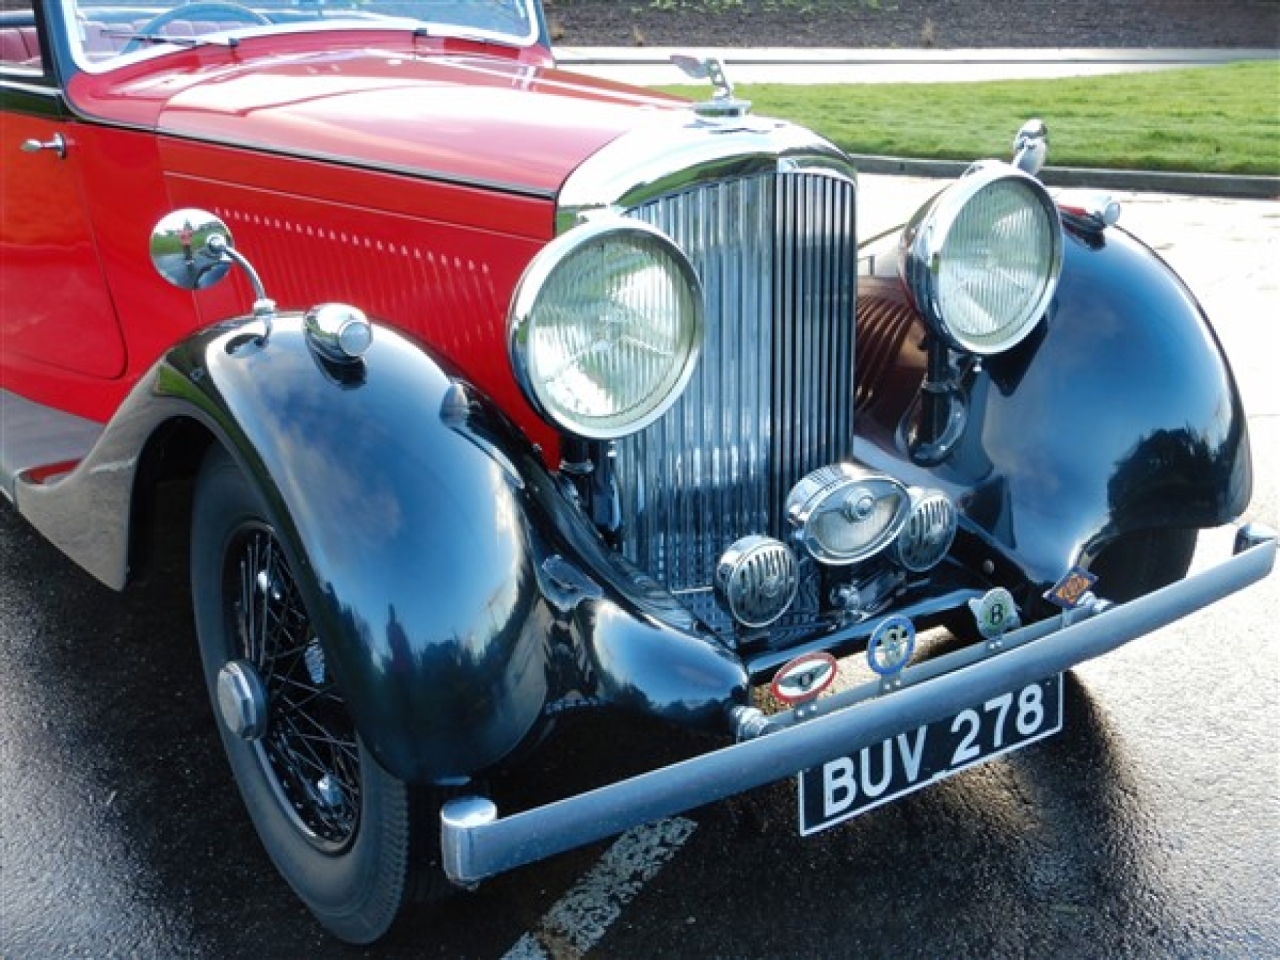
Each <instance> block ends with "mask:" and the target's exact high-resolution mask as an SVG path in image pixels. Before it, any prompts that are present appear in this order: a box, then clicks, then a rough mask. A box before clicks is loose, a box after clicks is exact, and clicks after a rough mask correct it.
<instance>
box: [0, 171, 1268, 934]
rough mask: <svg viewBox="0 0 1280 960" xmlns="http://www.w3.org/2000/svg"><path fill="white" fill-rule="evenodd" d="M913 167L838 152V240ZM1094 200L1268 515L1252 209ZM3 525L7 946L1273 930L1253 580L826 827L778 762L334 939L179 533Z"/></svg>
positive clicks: (1260, 242)
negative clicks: (217, 693)
mask: <svg viewBox="0 0 1280 960" xmlns="http://www.w3.org/2000/svg"><path fill="white" fill-rule="evenodd" d="M933 189H936V184H931V183H925V182H921V181H910V180H901V179H890V178H881V177H864V178H863V180H862V197H863V212H864V214H865V215H866V217H867V220H866V222H865V223H864V227H863V233H864V235H867V233H868V231H869V230H871V229H873V228H874V226H875V225H878V224H883V223H885V222H887V221H888V220H889V219H890V218H891V217H892V216H893V215H894V211H897V212H899V213H901V212H905V211H906V210H907V209H909V208H910V207H911V205H912V204H914V203H915V202H917V201H918V200H919V199H920V198H921V197H923V196H924V195H926V194H927V193H928V192H929V191H931V190H933ZM1121 222H1122V224H1124V225H1126V226H1128V227H1130V228H1131V229H1133V230H1134V231H1135V232H1137V233H1139V235H1142V236H1144V237H1146V238H1147V239H1148V240H1149V241H1150V242H1152V243H1153V244H1154V245H1155V246H1156V248H1157V249H1158V250H1159V251H1160V252H1161V254H1162V255H1163V256H1165V257H1166V259H1168V260H1169V261H1170V262H1171V263H1172V264H1173V265H1174V266H1175V267H1176V268H1177V269H1179V270H1180V271H1181V272H1182V273H1183V274H1184V276H1185V277H1186V278H1187V280H1188V282H1189V283H1190V285H1191V286H1192V288H1193V289H1195V290H1197V292H1198V293H1199V294H1200V295H1201V298H1202V300H1203V302H1204V304H1205V306H1206V308H1207V310H1208V311H1209V313H1210V315H1211V316H1213V317H1214V318H1215V319H1216V321H1217V329H1218V331H1219V334H1220V336H1221V338H1222V340H1223V342H1224V344H1225V346H1226V349H1227V351H1228V353H1229V355H1230V356H1231V358H1232V360H1233V363H1234V365H1235V370H1236V373H1237V376H1238V379H1239V380H1240V383H1241V388H1242V390H1243V392H1244V396H1245V402H1246V406H1247V408H1248V409H1249V411H1250V427H1251V431H1252V438H1253V447H1254V456H1255V475H1256V491H1255V499H1254V504H1253V508H1252V510H1251V513H1252V515H1253V516H1254V517H1255V518H1257V519H1259V520H1262V521H1264V522H1267V523H1269V524H1271V525H1272V526H1280V382H1278V381H1277V379H1276V378H1275V376H1274V374H1273V372H1272V370H1273V368H1274V365H1275V359H1274V356H1275V353H1276V348H1277V347H1278V346H1280V338H1277V336H1276V334H1275V332H1274V331H1275V318H1276V317H1278V316H1280V286H1278V284H1280V280H1278V278H1277V275H1276V271H1275V269H1274V265H1275V263H1277V262H1280V204H1277V203H1275V202H1262V201H1226V200H1206V199H1192V198H1184V197H1159V196H1145V197H1139V196H1134V197H1126V198H1125V213H1124V216H1123V218H1122V221H1121ZM1117 402H1122V399H1121V398H1120V397H1117ZM1229 540H1230V538H1229V535H1226V534H1225V533H1223V532H1214V533H1211V534H1208V535H1206V536H1205V537H1203V538H1202V544H1201V552H1202V553H1203V554H1218V555H1224V554H1225V552H1226V551H1227V550H1228V548H1229ZM0 544H2V549H0V555H2V558H3V579H2V580H0V956H3V957H5V958H8V960H25V958H33V960H35V958H39V960H44V958H52V957H59V958H61V957H112V958H114V957H142V958H151V957H156V958H169V957H192V958H209V960H213V958H218V960H224V958H240V957H246V958H247V957H254V958H262V957H309V958H328V957H335V958H350V957H365V956H368V957H385V958H404V957H434V956H439V957H476V958H497V957H504V956H508V957H513V958H514V957H524V958H531V957H539V956H554V957H575V956H578V955H580V954H581V953H582V951H583V948H584V946H589V945H591V944H594V946H591V947H590V953H591V955H592V956H599V957H625V958H631V957H657V956H669V957H700V958H701V957H707V958H710V957H734V958H755V957H759V958H791V957H799V956H806V957H823V958H825V957H869V956H895V957H896V956H922V957H991V956H1012V955H1038V956H1063V957H1082V956H1101V955H1107V956H1134V957H1157V956H1158V957H1168V956H1188V957H1189V956H1196V957H1203V956H1212V957H1262V956H1277V955H1280V911H1277V909H1276V905H1277V903H1280V881H1278V880H1277V877H1278V876H1280V848H1278V844H1280V746H1278V743H1277V737H1276V730H1277V729H1280V654H1277V646H1276V642H1277V640H1278V639H1280V636H1278V634H1280V629H1278V628H1277V625H1276V624H1277V619H1278V617H1280V576H1278V575H1272V576H1271V577H1270V578H1268V580H1266V581H1264V582H1263V583H1262V584H1259V585H1257V586H1255V587H1254V588H1253V589H1252V590H1251V591H1250V592H1248V593H1247V594H1244V595H1240V596H1238V597H1236V598H1233V599H1231V600H1229V601H1227V602H1225V603H1223V604H1220V605H1218V606H1217V607H1215V608H1213V609H1210V610H1205V611H1202V612H1201V613H1199V614H1197V615H1196V616H1194V617H1192V618H1190V619H1188V620H1186V621H1183V622H1182V623H1181V624H1179V625H1178V626H1177V627H1176V628H1172V629H1168V630H1165V631H1162V632H1161V633H1159V634H1156V635H1154V636H1151V637H1148V638H1144V639H1143V640H1140V641H1137V642H1136V643H1134V644H1132V645H1130V646H1128V647H1126V648H1124V649H1122V650H1120V651H1117V652H1116V653H1113V654H1111V655H1110V656H1108V657H1106V658H1104V659H1102V660H1099V661H1095V662H1092V663H1090V664H1086V665H1084V666H1082V667H1080V668H1078V669H1076V670H1074V671H1073V672H1072V673H1071V674H1069V675H1068V676H1067V679H1066V687H1065V690H1066V727H1065V729H1064V731H1063V732H1062V733H1061V734H1059V735H1057V736H1056V737H1053V738H1051V739H1049V740H1047V741H1044V742H1042V743H1040V744H1037V745H1034V746H1032V747H1030V748H1028V749H1027V750H1025V751H1023V752H1021V753H1018V754H1014V755H1011V756H1009V757H1005V758H1002V759H999V760H996V761H993V762H991V763H988V764H986V765H984V766H982V767H979V768H976V769H974V770H971V771H969V772H966V773H964V774H961V775H960V776H957V777H955V778H953V779H951V780H948V781H946V782H944V783H942V784H939V785H937V786H934V787H931V788H929V789H927V790H924V791H922V792H920V793H916V794H913V795H912V796H910V797H907V798H905V799H903V800H902V801H900V802H898V803H896V804H893V805H891V806H889V807H886V808H882V809H880V810H877V811H874V812H872V813H870V814H867V815H865V816H862V817H859V818H857V819H855V820H853V821H851V822H850V823H848V824H846V825H844V826H842V827H839V828H836V829H835V830H833V831H830V832H828V833H824V834H821V835H819V836H817V837H812V838H809V839H806V840H801V839H800V838H798V837H797V836H796V835H795V795H794V786H793V785H792V784H790V783H782V784H777V785H774V786H772V787H769V788H766V789H763V790H760V791H757V792H756V793H754V794H751V795H749V796H746V797H743V798H739V799H737V800H734V801H732V802H730V803H726V804H721V805H718V806H715V807H711V808H707V809H703V810H699V811H694V812H693V813H692V814H690V815H689V816H688V817H686V818H681V819H680V820H679V821H677V822H675V823H671V824H667V825H665V826H664V827H663V828H662V829H661V830H657V831H646V832H643V833H640V834H637V835H636V836H634V837H633V838H631V841H630V842H620V843H618V844H609V843H604V844H599V845H597V846H595V847H592V848H589V849H586V850H583V851H577V852H574V853H572V854H567V855H565V856H562V857H559V858H555V859H553V860H551V861H547V862H545V863H542V864H536V865H534V866H531V867H528V868H525V869H522V870H519V871H516V872H514V873H512V874H509V875H507V876H504V877H501V878H498V879H496V880H494V881H492V882H490V883H488V884H485V885H484V886H482V887H481V888H480V890H479V891H478V892H476V893H474V894H468V895H460V896H459V897H458V898H457V899H456V900H455V901H453V902H452V903H451V904H449V905H448V906H447V907H446V908H445V909H443V910H441V911H439V912H436V913H433V914H429V915H420V916H416V917H414V918H413V919H412V920H411V922H409V923H408V924H406V925H405V926H404V927H403V928H402V929H399V930H397V931H396V932H395V933H394V934H393V936H392V937H391V938H390V939H389V940H388V941H386V942H384V943H383V944H381V945H380V946H379V947H377V948H374V949H369V950H355V949H350V948H346V947H343V946H341V945H340V944H337V943H336V942H334V941H332V940H330V939H328V938H327V937H326V936H325V935H324V934H323V933H322V932H321V931H320V930H319V929H318V928H317V927H316V926H315V925H314V924H313V923H312V921H311V920H310V918H309V917H308V915H307V914H306V912H305V911H304V910H303V909H302V908H301V907H300V906H298V905H297V903H296V902H295V901H294V900H293V898H292V896H291V895H290V894H289V891H288V890H287V889H286V888H285V887H284V885H283V883H282V882H281V881H280V880H278V879H277V877H276V875H275V874H274V873H273V871H272V869H271V867H270V866H269V864H268V863H267V862H266V859H265V857H264V855H263V853H262V852H261V849H260V848H259V846H258V843H257V840H256V838H255V836H254V834H253V831H252V829H251V827H250V826H249V823H248V821H247V819H246V817H245V816H244V814H243V813H242V811H241V808H240V806H239V800H238V797H237V796H236V794H235V791H234V787H233V785H232V783H231V780H230V775H229V772H228V769H227V766H226V763H225V761H224V759H223V756H222V754H221V749H220V746H219V744H218V742H217V737H216V734H215V731H214V727H213V718H212V714H211V712H210V710H209V707H208V705H207V704H206V702H205V698H204V693H203V689H202V684H201V678H200V671H199V665H198V663H197V658H196V650H195V644H194V640H193V638H192V628H191V623H190V616H189V613H188V611H187V607H186V598H185V596H184V592H183V581H182V571H181V564H180V562H179V558H178V557H176V556H175V557H170V558H169V562H167V563H165V564H164V565H162V567H161V569H160V570H159V571H158V572H157V573H156V574H155V575H154V576H153V577H152V578H151V579H150V580H149V581H148V582H146V583H143V584H140V585H139V586H138V587H136V588H134V589H133V590H131V591H130V592H128V593H125V594H123V595H117V594H114V593H112V592H111V591H109V590H107V589H105V588H103V587H101V586H99V585H98V584H97V583H96V582H94V581H93V580H91V579H90V578H89V577H88V576H86V575H85V574H83V573H81V572H80V571H78V570H77V569H76V568H74V567H73V566H72V565H71V564H70V563H69V562H67V561H66V560H65V559H63V558H62V557H61V556H60V555H58V554H57V553H56V552H55V551H54V550H52V549H51V548H50V547H49V546H47V545H46V544H44V543H43V542H42V541H40V540H39V538H38V537H37V536H36V535H35V534H34V533H32V532H31V530H30V528H29V527H27V526H26V524H25V523H24V522H23V521H21V520H20V519H19V518H17V517H16V515H15V513H14V511H13V510H12V508H10V507H9V506H8V505H7V504H3V503H0ZM1197 562H1200V561H1199V560H1198V561H1197ZM569 737H570V741H571V742H570V744H569V747H570V749H569V750H568V751H567V752H566V753H565V754H563V755H560V756H558V757H557V758H556V759H555V764H554V766H548V767H546V768H545V769H543V770H541V771H540V777H541V778H542V779H543V780H544V781H545V782H549V783H556V784H559V785H564V786H565V787H566V788H567V789H572V788H574V787H576V786H581V785H583V784H585V783H587V782H589V780H590V778H591V777H593V776H598V775H601V774H602V773H603V772H607V771H624V770H629V769H634V768H635V767H637V766H639V765H642V764H645V763H652V762H654V761H656V760H662V759H669V758H672V757H675V756H678V755H680V753H681V751H682V750H684V749H686V748H687V746H688V744H687V743H685V742H683V741H682V739H681V738H679V737H673V736H672V735H670V734H669V733H668V732H666V731H663V730H660V729H656V728H642V727H631V726H622V725H617V726H609V727H604V728H602V727H601V726H600V725H598V724H595V723H593V724H592V725H591V726H590V727H589V728H588V727H583V728H579V729H576V730H572V731H570V733H569ZM508 789H513V788H508ZM536 790H537V788H536V787H535V788H531V789H527V790H525V791H523V794H524V795H525V796H532V795H533V794H534V793H535V792H536Z"/></svg>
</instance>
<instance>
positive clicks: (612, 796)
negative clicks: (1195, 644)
mask: <svg viewBox="0 0 1280 960" xmlns="http://www.w3.org/2000/svg"><path fill="white" fill-rule="evenodd" d="M1275 538H1276V534H1275V532H1274V531H1269V530H1268V531H1265V532H1263V531H1260V530H1258V529H1257V528H1251V529H1248V528H1247V532H1245V533H1243V534H1242V535H1241V536H1240V537H1238V540H1237V549H1239V550H1240V551H1241V552H1239V553H1238V554H1237V555H1236V556H1234V557H1232V558H1230V559H1228V560H1226V561H1224V562H1223V563H1220V564H1218V565H1217V566H1215V567H1212V568H1210V569H1208V570H1205V571H1203V572H1202V573H1199V574H1195V575H1193V576H1191V577H1188V578H1187V579H1185V580H1181V581H1179V582H1177V583H1174V584H1172V585H1170V586H1168V587H1165V588H1163V589H1161V590H1157V591H1155V592H1154V593H1151V594H1148V595H1147V596H1145V597H1140V598H1139V599H1137V600H1133V601H1130V602H1129V603H1125V604H1121V605H1119V606H1112V605H1110V604H1108V603H1106V602H1105V601H1096V602H1095V603H1094V604H1092V605H1091V606H1090V607H1085V608H1081V609H1080V610H1077V611H1074V612H1065V613H1063V614H1060V615H1059V616H1057V617H1055V618H1053V619H1051V620H1047V621H1042V622H1040V623H1036V624H1033V625H1032V626H1029V627H1024V628H1022V629H1020V630H1017V631H1014V632H1011V633H1008V634H1006V635H1005V636H1004V641H1003V644H1002V645H1001V647H1000V648H998V649H994V650H993V649H992V648H991V647H990V646H989V645H986V644H975V645H971V646H969V647H965V648H963V649H961V650H958V651H956V652H955V653H952V654H948V655H945V656H943V657H938V658H936V659H933V660H929V661H926V662H924V663H921V664H919V665H917V666H913V667H908V668H907V669H906V670H904V671H903V672H902V674H901V681H902V687H901V688H900V689H896V690H894V691H893V692H891V693H888V694H887V695H879V693H880V684H879V683H877V682H874V681H873V682H872V683H871V684H870V685H863V687H859V688H854V689H853V690H849V691H847V692H845V693H842V694H837V695H836V696H834V697H830V698H827V699H825V700H819V701H817V703H816V704H809V705H806V706H805V708H804V709H805V711H806V717H807V716H809V715H811V714H812V713H816V714H817V715H816V716H814V717H813V719H801V718H800V717H799V716H798V715H797V713H796V711H790V712H788V713H784V714H778V715H774V716H772V717H769V718H768V721H767V722H757V723H755V724H754V725H753V727H752V729H753V731H754V732H758V733H761V734H762V735H760V736H758V738H756V739H751V740H747V741H746V742H743V743H737V744H733V745H729V746H725V747H723V748H721V749H718V750H714V751H712V752H710V753H706V754H702V755H700V756H697V757H694V758H692V759H690V760H685V761H683V762H680V763H676V764H672V765H670V766H667V767H662V768H660V769H657V770H652V771H649V772H647V773H643V774H640V775H639V776H635V777H631V778H630V779H627V780H623V781H620V782H617V783H612V784H609V785H607V786H604V787H600V788H598V789H596V790H592V791H589V792H587V793H583V794H579V795H577V796H573V797H568V798H565V799H563V800H558V801H555V802H553V803H549V804H547V805H545V806H541V807H535V808H534V809H532V810H526V811H523V812H520V813H515V814H512V815H511V816H508V817H499V816H498V811H497V808H496V807H495V806H494V804H493V803H492V802H490V801H488V800H485V799H483V798H477V797H461V798H459V799H456V800H451V801H449V802H447V803H446V804H445V805H444V807H443V808H442V809H441V811H440V826H441V848H442V849H441V853H442V859H443V866H444V870H445V873H446V875H447V876H448V877H449V879H450V880H452V881H453V882H454V883H458V884H462V885H473V884H475V883H478V882H479V881H481V880H483V879H485V878H486V877H491V876H494V875H496V874H498V873H502V872H503V871H506V870H510V869H513V868H515V867H519V866H523V865H524V864H527V863H532V862H534V861H536V860H541V859H543V858H545V857H549V856H552V855H554V854H557V853H561V852H564V851H566V850H571V849H573V848H574V847H579V846H582V845H584V844H587V843H592V842H594V841H596V840H600V839H603V838H605V837H608V836H611V835H613V834H616V833H620V832H622V831H624V830H627V829H629V828H630V827H633V826H636V825H637V824H641V823H646V822H649V821H653V820H657V819H659V818H661V817H666V816H671V815H673V814H677V813H681V812H683V811H685V810H690V809H692V808H694V807H699V806H702V805H704V804H707V803H712V802H714V801H717V800H722V799H724V798H725V797H729V796H732V795H734V794H737V793H742V792H743V791H746V790H750V789H753V788H755V787H759V786H763V785H764V784H767V783H771V782H773V781H775V780H780V779H782V778H784V777H788V776H791V775H792V774H794V773H797V772H798V771H800V770H804V769H807V768H810V767H814V766H817V765H819V764H821V763H824V762H825V761H827V760H829V759H831V758H832V757H836V756H843V755H846V754H848V753H851V752H853V751H856V750H859V749H861V748H862V747H867V746H872V745H874V744H877V743H879V742H881V741H883V740H885V739H886V738H889V737H892V736H894V735H896V734H897V733H900V732H904V731H907V730H912V729H915V728H916V727H919V726H921V725H922V724H925V723H930V722H933V721H935V720H939V719H942V718H943V717H947V716H950V715H953V714H955V713H958V712H959V711H961V710H964V709H966V708H968V707H971V706H973V705H974V704H980V703H982V702H984V701H985V700H987V699H989V698H991V697H994V696H999V695H1000V694H1003V693H1007V692H1008V691H1009V690H1013V689H1017V688H1018V687H1020V686H1022V685H1025V684H1027V683H1033V682H1036V681H1038V680H1042V679H1044V678H1045V677H1050V676H1053V675H1054V674H1056V673H1060V672H1061V671H1063V670H1066V669H1068V668H1070V667H1072V666H1074V665H1075V664H1077V663H1081V662H1082V661H1085V660H1090V659H1092V658H1094V657H1097V656H1101V655H1102V654H1104V653H1107V652H1108V651H1110V650H1112V649H1114V648H1116V647H1119V646H1121V645H1123V644H1124V643H1126V642H1128V641H1130V640H1133V639H1136V638H1137V637H1139V636H1142V635H1145V634H1147V633H1150V632H1152V631H1154V630H1157V629H1159V628H1160V627H1163V626H1165V625H1167V624H1169V623H1172V622H1173V621H1175V620H1178V619H1180V618H1181V617H1184V616H1187V615H1188V614H1191V613H1193V612H1195V611H1197V610H1199V609H1201V608H1202V607H1204V606H1205V605H1207V604H1209V603H1212V602H1214V601H1216V600H1220V599H1222V598H1223V597H1226V596H1228V595H1229V594H1232V593H1235V592H1236V591H1238V590H1241V589H1243V588H1244V587H1246V586H1248V585H1249V584H1251V583H1254V582H1256V581H1258V580H1261V579H1262V578H1263V577H1265V576H1266V575H1267V574H1268V573H1269V572H1270V571H1271V569H1272V568H1273V567H1274V565H1275V559H1276V539H1275ZM756 719H757V721H758V720H759V718H756ZM729 723H730V721H729V718H726V724H727V725H728V724H729ZM739 726H741V725H740V724H739Z"/></svg>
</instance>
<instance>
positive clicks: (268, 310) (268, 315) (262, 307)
mask: <svg viewBox="0 0 1280 960" xmlns="http://www.w3.org/2000/svg"><path fill="white" fill-rule="evenodd" d="M204 248H205V250H206V251H207V252H208V254H209V256H210V257H212V258H214V259H215V260H218V261H221V262H224V263H225V262H227V261H230V262H232V263H234V264H236V266H238V267H239V268H240V269H241V270H243V271H244V272H245V276H247V277H248V278H249V285H250V286H251V287H253V297H254V300H253V317H254V319H255V320H260V321H262V324H263V331H262V335H261V336H260V337H259V338H258V343H259V344H263V343H266V342H267V340H268V338H270V336H271V328H272V324H273V323H274V321H275V316H276V302H275V301H274V300H272V299H271V298H270V297H268V296H267V290H266V287H264V286H263V284H262V278H261V277H259V276H258V271H257V270H255V269H254V267H253V264H252V263H250V262H249V258H248V257H246V256H245V255H244V254H242V253H240V251H238V250H237V249H236V248H235V247H233V246H231V244H229V243H228V242H227V238H226V237H225V236H224V235H223V234H221V233H214V234H211V235H210V236H209V239H208V240H206V241H205V244H204Z"/></svg>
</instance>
